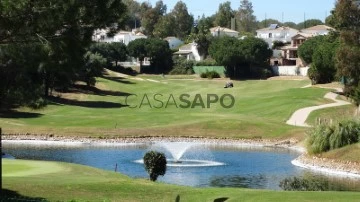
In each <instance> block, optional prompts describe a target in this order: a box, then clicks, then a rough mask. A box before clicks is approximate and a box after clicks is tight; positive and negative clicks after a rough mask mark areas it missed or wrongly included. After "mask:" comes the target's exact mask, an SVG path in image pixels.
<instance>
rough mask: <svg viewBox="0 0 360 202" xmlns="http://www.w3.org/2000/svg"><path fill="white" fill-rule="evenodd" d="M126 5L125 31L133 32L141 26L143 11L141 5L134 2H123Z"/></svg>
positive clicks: (125, 0)
mask: <svg viewBox="0 0 360 202" xmlns="http://www.w3.org/2000/svg"><path fill="white" fill-rule="evenodd" d="M123 2H124V4H125V5H126V8H127V9H126V11H127V12H126V17H125V29H126V30H129V31H130V30H132V29H134V28H139V27H140V26H141V24H140V22H141V18H140V16H141V10H140V4H139V2H137V1H134V0H123Z"/></svg>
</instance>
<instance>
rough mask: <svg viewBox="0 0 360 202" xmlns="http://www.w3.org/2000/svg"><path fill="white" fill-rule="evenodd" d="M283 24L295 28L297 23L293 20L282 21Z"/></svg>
mask: <svg viewBox="0 0 360 202" xmlns="http://www.w3.org/2000/svg"><path fill="white" fill-rule="evenodd" d="M283 26H285V27H291V28H293V29H297V24H296V23H295V22H284V23H283Z"/></svg>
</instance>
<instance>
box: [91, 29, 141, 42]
mask: <svg viewBox="0 0 360 202" xmlns="http://www.w3.org/2000/svg"><path fill="white" fill-rule="evenodd" d="M108 32H109V30H107V29H100V30H96V31H95V32H94V35H93V41H96V42H105V43H112V42H121V43H124V44H125V45H128V44H129V43H130V42H131V41H134V40H136V39H141V38H145V39H146V38H147V36H145V35H144V34H143V33H142V32H138V31H136V30H133V31H131V32H128V31H119V32H117V33H115V34H114V36H108V34H107V33H108Z"/></svg>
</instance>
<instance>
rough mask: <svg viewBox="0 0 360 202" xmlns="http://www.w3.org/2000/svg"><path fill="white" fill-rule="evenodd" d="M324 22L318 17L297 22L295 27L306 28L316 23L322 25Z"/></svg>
mask: <svg viewBox="0 0 360 202" xmlns="http://www.w3.org/2000/svg"><path fill="white" fill-rule="evenodd" d="M323 24H324V23H323V22H322V21H321V20H318V19H309V20H305V21H304V22H300V23H299V24H297V28H298V29H306V28H309V27H313V26H316V25H323Z"/></svg>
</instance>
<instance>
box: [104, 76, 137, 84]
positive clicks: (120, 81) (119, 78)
mask: <svg viewBox="0 0 360 202" xmlns="http://www.w3.org/2000/svg"><path fill="white" fill-rule="evenodd" d="M102 78H104V79H107V80H110V81H114V82H117V83H122V84H136V83H134V82H131V81H129V80H127V79H126V78H123V77H114V76H106V75H104V76H103V77H102Z"/></svg>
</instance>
